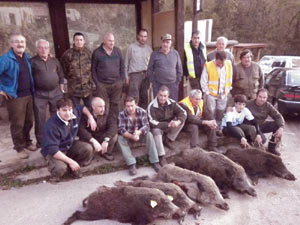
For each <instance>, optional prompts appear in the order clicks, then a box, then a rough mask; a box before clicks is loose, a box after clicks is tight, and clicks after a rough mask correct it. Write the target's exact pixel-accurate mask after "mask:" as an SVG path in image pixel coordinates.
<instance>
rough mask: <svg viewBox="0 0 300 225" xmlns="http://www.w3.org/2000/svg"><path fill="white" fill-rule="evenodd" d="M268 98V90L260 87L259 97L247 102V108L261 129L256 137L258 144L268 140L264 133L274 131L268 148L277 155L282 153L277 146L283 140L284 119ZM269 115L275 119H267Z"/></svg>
mask: <svg viewBox="0 0 300 225" xmlns="http://www.w3.org/2000/svg"><path fill="white" fill-rule="evenodd" d="M267 99H268V90H267V89H260V90H258V92H257V97H256V98H255V99H253V100H250V101H249V102H248V103H247V108H248V109H249V110H250V111H251V113H252V114H253V116H254V118H255V120H256V121H257V123H258V125H259V128H260V131H261V132H260V134H258V135H257V136H256V139H255V141H256V142H257V144H258V145H262V144H264V143H265V142H266V137H265V135H264V134H263V133H270V132H272V136H271V138H270V140H269V144H268V149H267V150H268V152H270V153H273V154H275V155H280V153H279V152H278V151H277V146H278V145H279V143H280V141H281V137H282V133H283V127H284V119H283V117H282V115H281V114H280V113H279V112H278V111H277V109H275V108H274V107H273V106H272V104H271V103H269V102H267ZM269 116H270V117H271V118H272V119H273V121H266V120H267V118H268V117H269Z"/></svg>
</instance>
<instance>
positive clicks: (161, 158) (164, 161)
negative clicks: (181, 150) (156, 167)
mask: <svg viewBox="0 0 300 225" xmlns="http://www.w3.org/2000/svg"><path fill="white" fill-rule="evenodd" d="M159 164H160V166H164V165H166V164H168V162H167V160H166V158H165V156H164V155H162V156H159Z"/></svg>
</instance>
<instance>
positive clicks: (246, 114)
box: [222, 107, 254, 128]
mask: <svg viewBox="0 0 300 225" xmlns="http://www.w3.org/2000/svg"><path fill="white" fill-rule="evenodd" d="M245 119H247V120H253V119H254V117H253V115H252V113H251V112H250V110H249V109H248V108H246V107H245V108H244V109H243V110H242V111H241V112H240V113H239V112H237V111H236V108H235V107H233V111H232V112H227V113H226V114H225V116H224V118H223V120H222V128H223V127H226V123H227V122H231V123H232V126H237V125H240V124H242V123H243V122H244V120H245Z"/></svg>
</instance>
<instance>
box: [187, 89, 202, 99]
mask: <svg viewBox="0 0 300 225" xmlns="http://www.w3.org/2000/svg"><path fill="white" fill-rule="evenodd" d="M198 95H200V96H201V98H202V92H201V91H200V90H199V89H193V90H191V91H190V94H189V96H190V97H191V98H195V97H196V96H198Z"/></svg>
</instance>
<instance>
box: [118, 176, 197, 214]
mask: <svg viewBox="0 0 300 225" xmlns="http://www.w3.org/2000/svg"><path fill="white" fill-rule="evenodd" d="M115 185H117V186H119V185H121V186H124V185H129V186H134V187H148V188H157V189H159V190H161V191H162V192H164V193H165V194H166V195H167V196H170V197H171V198H173V200H172V202H173V203H174V204H175V205H177V206H178V207H179V208H180V209H182V210H183V211H185V212H188V213H190V214H194V215H195V218H196V219H198V218H199V216H200V213H201V210H202V208H201V207H200V206H199V205H198V204H197V203H196V202H194V201H193V200H191V199H190V198H189V197H188V196H187V195H186V194H185V193H184V191H183V190H182V189H181V188H180V187H178V186H177V185H176V184H173V183H164V182H154V181H150V180H136V181H132V182H124V181H117V182H116V183H115Z"/></svg>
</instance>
